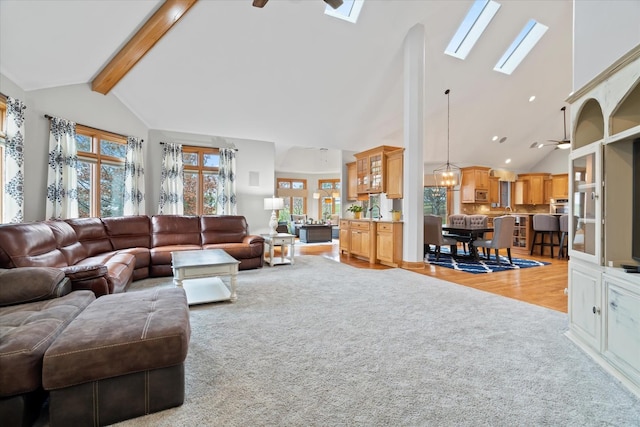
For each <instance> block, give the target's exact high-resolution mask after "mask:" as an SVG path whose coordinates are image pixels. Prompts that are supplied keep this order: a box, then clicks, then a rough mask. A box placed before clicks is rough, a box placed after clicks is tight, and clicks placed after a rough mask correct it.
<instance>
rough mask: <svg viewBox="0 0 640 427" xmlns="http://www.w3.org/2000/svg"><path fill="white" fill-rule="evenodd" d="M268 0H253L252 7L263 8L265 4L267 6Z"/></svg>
mask: <svg viewBox="0 0 640 427" xmlns="http://www.w3.org/2000/svg"><path fill="white" fill-rule="evenodd" d="M268 1H269V0H253V5H254V6H255V7H264V5H265V4H267V2H268Z"/></svg>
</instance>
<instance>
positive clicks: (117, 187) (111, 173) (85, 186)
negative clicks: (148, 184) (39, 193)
mask: <svg viewBox="0 0 640 427" xmlns="http://www.w3.org/2000/svg"><path fill="white" fill-rule="evenodd" d="M76 144H77V151H78V212H79V215H80V217H91V216H100V217H109V216H121V215H123V214H124V163H125V159H126V155H127V139H126V138H125V137H124V136H122V135H117V134H114V133H109V132H105V131H101V130H98V129H93V128H90V127H86V126H82V125H76Z"/></svg>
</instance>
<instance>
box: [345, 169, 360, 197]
mask: <svg viewBox="0 0 640 427" xmlns="http://www.w3.org/2000/svg"><path fill="white" fill-rule="evenodd" d="M357 198H358V166H357V164H356V162H351V163H347V200H356V199H357Z"/></svg>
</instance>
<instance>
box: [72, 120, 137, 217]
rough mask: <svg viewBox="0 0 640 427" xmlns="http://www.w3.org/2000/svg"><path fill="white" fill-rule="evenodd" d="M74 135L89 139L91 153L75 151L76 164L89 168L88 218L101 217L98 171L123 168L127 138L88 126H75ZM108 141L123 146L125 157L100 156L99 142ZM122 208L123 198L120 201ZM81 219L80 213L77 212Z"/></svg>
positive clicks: (81, 214)
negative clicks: (111, 167) (113, 167)
mask: <svg viewBox="0 0 640 427" xmlns="http://www.w3.org/2000/svg"><path fill="white" fill-rule="evenodd" d="M76 135H84V136H87V137H89V139H90V141H91V142H90V144H91V151H82V150H80V149H77V150H76V151H77V156H78V162H82V163H87V164H88V165H89V166H90V168H91V179H90V188H89V217H101V216H102V212H101V208H102V206H101V203H100V201H101V188H100V183H101V182H100V171H101V168H102V165H110V166H122V168H124V165H125V162H126V148H127V137H126V136H124V135H120V134H117V133H113V132H109V131H104V130H100V129H96V128H92V127H90V126H85V125H80V124H76ZM103 140H105V141H108V142H111V143H116V144H120V145H123V146H124V148H125V156H124V157H122V158H120V157H115V156H110V155H108V154H102V153H101V150H100V144H101V141H103ZM122 204H123V207H124V198H123V200H122ZM78 213H79V215H80V217H83V213H82V212H80V211H79V212H78Z"/></svg>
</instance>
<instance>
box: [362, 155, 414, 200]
mask: <svg viewBox="0 0 640 427" xmlns="http://www.w3.org/2000/svg"><path fill="white" fill-rule="evenodd" d="M398 150H403V149H402V148H401V147H391V146H388V145H381V146H379V147H376V148H372V149H370V150H367V151H362V152H360V153H357V154H355V158H356V175H357V192H358V195H359V196H362V195H368V194H377V193H386V192H387V184H388V181H389V172H388V171H387V159H388V156H389V154H390V153H392V152H396V151H398ZM394 159H395V160H394V161H393V162H392V164H391V166H392V167H393V174H394V178H395V180H394V179H392V182H391V184H392V185H393V186H394V187H395V188H393V191H394V195H395V196H396V197H395V198H398V197H397V195H398V189H397V186H398V185H400V186H401V185H402V181H401V178H402V161H401V159H400V162H398V160H397V159H396V158H394ZM398 167H400V170H398ZM397 177H400V182H399V184H398V180H397ZM400 197H402V193H401V192H400ZM391 198H394V197H391Z"/></svg>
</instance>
